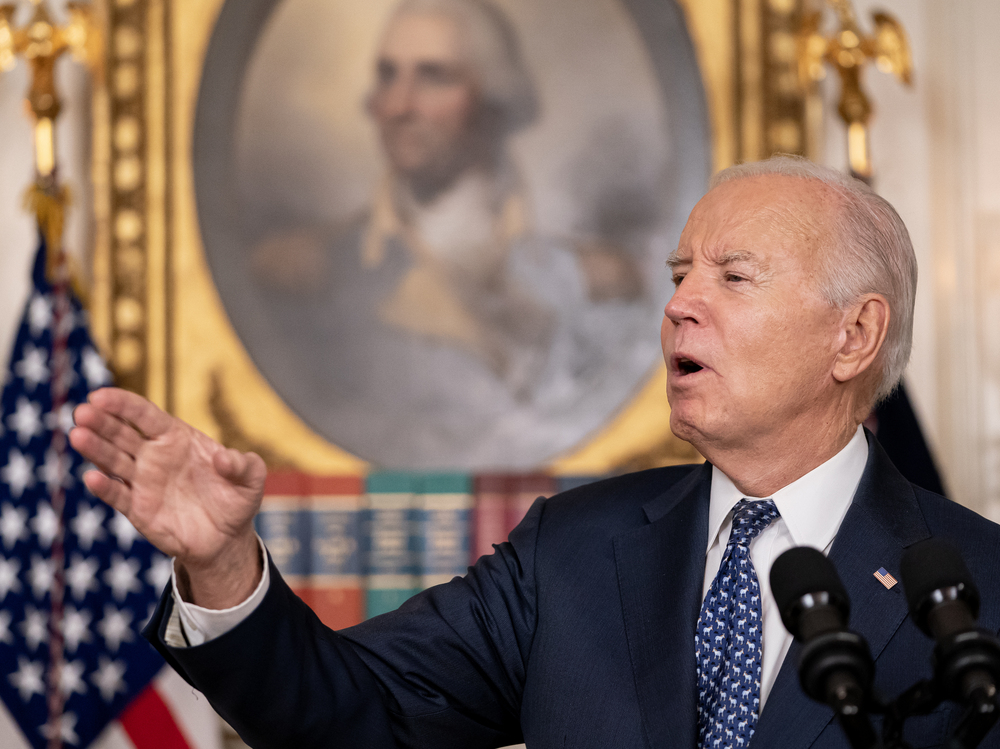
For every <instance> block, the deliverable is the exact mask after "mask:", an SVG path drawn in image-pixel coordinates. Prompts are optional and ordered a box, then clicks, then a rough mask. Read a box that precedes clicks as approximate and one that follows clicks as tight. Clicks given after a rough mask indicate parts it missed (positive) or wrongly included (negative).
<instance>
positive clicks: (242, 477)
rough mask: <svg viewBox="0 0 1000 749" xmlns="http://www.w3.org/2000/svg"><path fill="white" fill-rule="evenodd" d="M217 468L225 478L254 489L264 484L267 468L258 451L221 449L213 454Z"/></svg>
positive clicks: (213, 460)
mask: <svg viewBox="0 0 1000 749" xmlns="http://www.w3.org/2000/svg"><path fill="white" fill-rule="evenodd" d="M212 462H213V464H214V466H215V470H216V471H218V473H219V475H220V476H222V477H223V478H225V479H227V480H229V481H231V482H233V483H234V484H238V485H240V486H246V487H249V488H252V489H261V488H263V486H264V477H265V476H266V475H267V468H266V466H265V465H264V461H263V459H262V458H261V457H260V456H259V455H258V454H257V453H241V452H240V451H239V450H232V449H227V450H219V451H218V452H217V453H215V455H214V456H213V459H212Z"/></svg>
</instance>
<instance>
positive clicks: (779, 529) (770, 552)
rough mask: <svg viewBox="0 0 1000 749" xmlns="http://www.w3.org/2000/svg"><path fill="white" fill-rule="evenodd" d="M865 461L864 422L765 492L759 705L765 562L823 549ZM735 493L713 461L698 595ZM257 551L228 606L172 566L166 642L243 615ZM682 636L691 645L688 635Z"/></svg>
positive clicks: (258, 596) (263, 584)
mask: <svg viewBox="0 0 1000 749" xmlns="http://www.w3.org/2000/svg"><path fill="white" fill-rule="evenodd" d="M867 461H868V441H867V440H866V439H865V434H864V430H863V429H862V428H861V427H860V426H859V427H858V431H857V433H856V434H855V435H854V437H853V438H851V441H850V442H849V443H848V444H847V447H845V448H844V449H843V450H841V451H840V452H839V453H837V454H836V455H834V456H833V457H832V458H830V460H828V461H827V462H826V463H824V464H823V465H821V466H819V467H817V468H814V469H813V470H812V471H810V472H809V473H807V474H806V475H805V476H803V477H802V478H800V479H798V480H797V481H795V482H793V483H791V484H789V485H788V486H786V487H785V488H784V489H779V490H778V491H777V492H775V493H774V495H773V496H772V497H768V498H767V499H773V500H774V504H775V506H777V508H778V512H780V513H781V517H780V518H777V519H775V520H774V521H772V522H771V524H770V525H769V526H768V527H767V528H765V529H764V530H763V531H761V533H760V535H758V536H757V537H756V538H754V540H753V541H752V542H751V543H750V558H751V560H752V561H753V565H754V569H756V570H757V577H758V579H759V580H760V591H761V602H762V606H763V630H762V632H761V637H762V649H763V653H762V657H763V663H762V666H761V695H760V703H761V708H763V706H764V701H765V700H766V699H767V695H768V694H769V693H770V691H771V687H772V686H774V680H775V678H776V677H777V675H778V670H779V668H780V667H781V662H782V660H784V658H785V653H787V652H788V647H789V645H790V644H791V642H792V636H791V635H790V634H789V633H788V632H787V631H786V630H785V628H784V625H782V623H781V615H780V614H779V613H778V609H777V604H776V603H775V602H774V597H773V596H772V595H771V584H770V581H769V578H768V576H769V575H770V572H771V563H772V562H773V561H774V560H775V559H777V558H778V556H779V555H780V554H781V553H782V552H783V551H785V550H787V549H790V548H791V547H793V546H813V547H815V548H817V549H820V550H822V551H823V552H824V553H827V552H829V550H830V546H831V545H832V543H833V538H834V536H835V535H836V534H837V529H838V528H840V523H841V521H842V520H843V519H844V515H846V514H847V508H848V507H850V504H851V500H852V499H853V498H854V492H855V491H856V490H857V488H858V484H859V483H860V481H861V474H862V473H863V472H864V470H865V463H866V462H867ZM743 497H744V495H743V494H741V493H740V491H739V489H737V488H736V486H735V485H734V484H733V482H732V481H730V480H729V477H727V476H726V475H725V474H724V473H723V472H722V471H720V470H719V469H718V468H715V467H713V468H712V493H711V503H710V506H709V513H708V528H709V534H708V549H707V552H706V556H705V584H704V590H703V595H705V594H707V593H708V589H709V587H710V586H711V585H712V580H713V579H715V575H716V573H717V572H718V570H719V565H721V564H722V554H723V552H724V551H725V548H726V543H727V542H728V541H729V532H730V530H731V529H732V522H733V507H735V506H736V503H737V502H739V501H740V500H741V499H743ZM751 499H753V498H752V497H751ZM258 540H259V537H258ZM260 552H261V555H262V559H263V560H264V574H263V576H262V577H261V580H260V583H259V584H258V585H257V588H256V589H255V590H254V592H253V593H252V594H251V595H250V597H249V598H247V599H246V600H245V601H243V602H242V603H241V604H239V605H237V606H234V607H232V608H229V609H222V610H215V609H206V608H203V607H201V606H196V605H195V604H193V603H187V602H185V601H184V600H183V599H182V598H181V596H180V593H179V591H178V589H177V575H176V573H175V574H174V575H173V579H172V585H173V594H174V607H173V610H172V611H171V613H170V618H169V620H168V621H167V628H166V636H165V638H164V639H165V640H166V642H167V644H168V645H171V646H173V647H186V646H192V645H201V644H202V643H205V642H207V641H209V640H212V639H215V638H216V637H219V636H221V635H223V634H225V633H226V632H228V631H229V630H231V629H233V628H235V627H236V625H238V624H239V623H240V622H242V621H243V620H244V619H246V618H247V617H248V616H250V614H251V613H253V611H254V609H256V608H257V606H258V605H260V602H261V601H262V600H264V596H265V594H266V593H267V590H268V588H269V587H270V584H271V583H270V575H269V573H268V565H267V551H266V549H265V548H264V543H263V541H261V542H260ZM689 644H690V646H691V648H692V651H693V649H694V642H691V643H689Z"/></svg>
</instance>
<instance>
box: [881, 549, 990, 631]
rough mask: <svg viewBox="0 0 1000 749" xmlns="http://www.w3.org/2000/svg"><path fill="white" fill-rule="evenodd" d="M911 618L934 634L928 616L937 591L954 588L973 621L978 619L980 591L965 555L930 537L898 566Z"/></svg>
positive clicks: (904, 557)
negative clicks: (963, 556)
mask: <svg viewBox="0 0 1000 749" xmlns="http://www.w3.org/2000/svg"><path fill="white" fill-rule="evenodd" d="M899 573H900V577H901V578H902V581H903V590H905V591H906V602H907V604H908V605H909V607H910V615H911V616H912V617H913V619H914V621H915V622H916V624H917V626H918V627H920V629H922V630H923V631H924V632H925V633H927V634H928V635H930V634H931V632H930V628H929V625H928V623H927V614H928V612H929V611H930V609H931V607H932V606H933V604H934V600H933V594H934V593H935V591H939V590H943V589H947V588H954V589H955V593H956V594H957V597H958V598H960V599H961V600H963V601H964V602H965V604H966V605H967V606H968V607H969V611H970V612H971V613H972V616H973V618H975V617H977V616H979V590H978V589H977V588H976V584H975V583H974V582H973V581H972V575H971V574H969V569H968V568H967V567H966V566H965V562H964V561H962V555H961V554H959V552H958V549H956V548H955V547H954V545H952V544H951V543H950V542H948V541H945V540H944V539H941V538H928V539H927V540H926V541H921V542H920V543H916V544H914V545H913V546H911V547H910V548H909V549H907V550H906V552H905V553H904V554H903V559H902V561H901V562H900V565H899Z"/></svg>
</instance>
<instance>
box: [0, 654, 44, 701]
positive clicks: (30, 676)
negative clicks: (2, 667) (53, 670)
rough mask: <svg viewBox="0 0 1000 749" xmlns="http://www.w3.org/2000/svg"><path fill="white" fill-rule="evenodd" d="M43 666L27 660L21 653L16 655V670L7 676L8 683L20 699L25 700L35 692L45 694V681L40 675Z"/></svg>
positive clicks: (42, 671)
mask: <svg viewBox="0 0 1000 749" xmlns="http://www.w3.org/2000/svg"><path fill="white" fill-rule="evenodd" d="M44 673H45V667H44V666H43V665H42V664H41V663H38V662H37V661H29V660H28V659H27V658H25V657H24V656H23V655H19V656H18V657H17V671H15V672H14V673H12V674H11V675H10V676H9V677H7V678H8V680H9V681H10V683H11V684H12V685H13V686H14V688H15V689H16V690H17V691H18V694H20V695H21V700H22V701H23V702H27V701H28V700H30V699H31V698H32V697H34V696H35V695H36V694H45V682H44V681H43V679H42V675H43V674H44Z"/></svg>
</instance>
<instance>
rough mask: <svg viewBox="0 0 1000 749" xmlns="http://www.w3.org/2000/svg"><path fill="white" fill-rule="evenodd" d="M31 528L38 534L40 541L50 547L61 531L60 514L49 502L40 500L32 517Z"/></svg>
mask: <svg viewBox="0 0 1000 749" xmlns="http://www.w3.org/2000/svg"><path fill="white" fill-rule="evenodd" d="M31 529H32V530H33V531H35V534H36V535H37V536H38V543H39V544H40V545H41V546H42V547H43V548H46V549H48V548H49V547H51V546H52V541H53V540H54V539H55V537H56V534H58V533H59V516H58V515H56V511H55V510H53V509H52V505H50V504H49V503H48V502H44V501H42V502H39V503H38V510H37V511H36V512H35V517H33V518H32V519H31Z"/></svg>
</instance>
